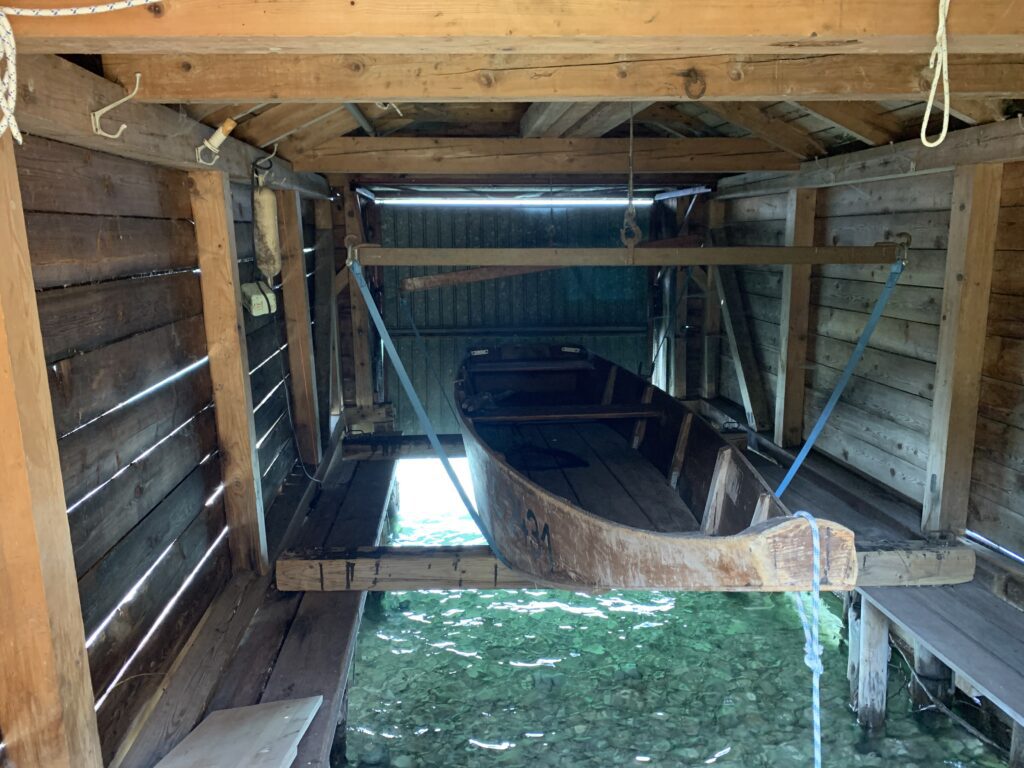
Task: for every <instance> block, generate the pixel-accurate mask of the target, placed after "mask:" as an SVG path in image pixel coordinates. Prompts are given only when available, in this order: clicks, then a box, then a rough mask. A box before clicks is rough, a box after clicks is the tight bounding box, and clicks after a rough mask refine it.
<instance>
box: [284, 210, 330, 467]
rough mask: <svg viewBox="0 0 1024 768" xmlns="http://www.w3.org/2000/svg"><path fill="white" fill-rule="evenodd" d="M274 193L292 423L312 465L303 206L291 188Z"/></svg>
mask: <svg viewBox="0 0 1024 768" xmlns="http://www.w3.org/2000/svg"><path fill="white" fill-rule="evenodd" d="M275 194H276V195H277V225H278V229H279V230H280V233H281V295H282V297H283V299H284V325H285V330H286V331H287V333H288V365H289V368H290V371H291V376H290V377H289V381H290V382H291V393H292V410H291V418H292V426H293V427H294V429H295V442H296V443H297V444H298V448H299V459H300V460H301V461H302V462H303V463H304V464H309V465H311V466H314V467H315V466H316V465H317V464H319V463H320V450H321V445H320V417H319V415H318V414H319V408H318V407H317V396H316V395H317V392H316V374H315V371H314V363H313V329H312V327H311V326H310V323H309V284H308V283H307V282H306V254H305V253H303V243H302V206H301V203H300V201H299V196H298V195H297V194H296V193H294V192H283V191H279V192H276V193H275Z"/></svg>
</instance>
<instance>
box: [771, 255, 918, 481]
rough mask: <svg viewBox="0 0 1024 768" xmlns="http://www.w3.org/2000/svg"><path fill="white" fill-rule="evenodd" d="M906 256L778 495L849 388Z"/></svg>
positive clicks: (896, 264)
mask: <svg viewBox="0 0 1024 768" xmlns="http://www.w3.org/2000/svg"><path fill="white" fill-rule="evenodd" d="M904 264H905V262H904V259H903V258H902V257H901V258H899V259H897V260H896V261H895V262H893V265H892V269H891V270H890V272H889V279H888V280H886V281H885V287H883V288H882V293H881V294H880V295H879V297H878V301H877V302H876V303H875V308H874V310H873V311H872V312H871V317H869V318H868V322H867V325H865V326H864V330H863V331H861V334H860V339H859V340H858V341H857V346H856V347H854V349H853V354H852V355H850V360H849V361H848V362H847V363H846V368H844V369H843V373H842V375H841V376H840V377H839V382H838V383H837V384H836V388H835V389H834V390H833V391H832V396H831V397H830V398H829V399H828V402H827V403H826V404H825V408H824V409H823V410H822V412H821V415H820V416H818V420H817V422H815V424H814V429H812V430H811V434H810V435H809V436H808V438H807V442H805V443H804V446H803V448H801V449H800V453H798V454H797V457H796V459H795V460H794V461H793V465H792V466H791V467H790V468H789V472H787V473H786V476H785V477H784V478H783V479H782V482H781V483H780V484H779V487H778V488H776V489H775V495H776V496H778V497H780V498H781V497H782V494H784V493H785V492H786V489H787V488H789V484H790V483H791V482H793V478H794V477H795V476H796V473H797V471H798V470H799V469H800V466H801V465H802V464H803V463H804V459H806V458H807V455H808V454H809V453H810V452H811V448H813V447H814V443H815V441H816V440H817V439H818V436H819V435H821V430H823V429H824V428H825V423H826V422H827V421H828V419H829V416H831V415H832V411H833V410H834V409H835V407H836V403H838V402H839V398H840V397H842V396H843V390H845V389H846V385H847V384H849V383H850V377H851V376H853V372H854V371H855V370H856V369H857V365H858V364H859V363H860V359H861V358H862V357H863V356H864V350H865V348H866V347H867V345H868V341H870V340H871V334H873V333H874V332H875V327H876V326H877V325H878V321H879V320H881V319H882V312H883V311H884V310H885V305H886V304H887V303H888V302H889V297H890V296H892V291H893V289H894V288H895V287H896V281H897V280H899V279H900V275H901V274H903V267H904Z"/></svg>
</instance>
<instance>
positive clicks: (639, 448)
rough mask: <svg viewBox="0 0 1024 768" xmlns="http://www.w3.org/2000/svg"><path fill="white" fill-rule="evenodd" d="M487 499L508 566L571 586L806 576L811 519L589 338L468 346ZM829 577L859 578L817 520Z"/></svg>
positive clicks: (830, 530) (721, 585) (839, 581)
mask: <svg viewBox="0 0 1024 768" xmlns="http://www.w3.org/2000/svg"><path fill="white" fill-rule="evenodd" d="M455 395H456V400H457V402H458V404H459V409H458V410H459V417H460V422H461V427H462V432H463V439H464V441H465V445H466V455H467V457H468V459H469V463H470V468H471V471H472V476H473V486H474V490H475V493H476V499H477V507H478V511H479V512H480V517H481V519H482V521H483V523H484V525H485V526H486V529H487V530H486V533H487V534H488V537H489V540H490V542H491V544H492V546H493V548H494V549H495V554H496V555H497V557H498V558H499V559H500V560H501V562H502V563H503V564H504V565H506V566H507V567H509V568H511V569H513V570H515V571H518V572H522V573H524V574H526V575H528V576H530V577H533V578H536V579H537V581H538V583H545V584H551V585H557V586H565V587H570V588H584V589H605V588H627V589H632V588H661V589H687V590H730V591H742V590H760V591H780V590H798V589H801V590H802V589H808V588H809V587H810V580H811V570H812V561H811V552H812V543H811V535H810V527H809V524H808V523H807V522H806V521H805V520H802V519H797V518H793V517H791V516H790V514H789V511H788V510H787V509H786V508H785V507H784V506H783V504H782V502H781V501H779V499H778V498H776V497H775V495H774V494H773V493H772V489H771V487H770V486H768V484H767V483H766V481H765V480H764V478H762V477H761V476H760V474H758V473H757V471H756V470H755V469H754V468H753V466H752V465H751V464H750V462H749V461H748V460H747V459H746V457H744V456H743V454H742V452H741V451H739V450H738V449H737V448H736V447H735V446H733V445H731V444H729V443H728V442H726V441H725V440H724V439H723V438H722V436H721V435H720V434H719V433H718V431H717V430H715V429H714V427H712V426H711V425H710V424H709V423H707V422H706V421H704V420H703V419H702V418H701V417H700V416H699V414H697V413H696V412H695V411H694V410H693V409H691V408H690V406H688V405H687V404H686V403H684V402H683V401H679V400H676V399H675V398H672V397H670V396H669V395H667V394H666V393H664V392H662V391H660V390H657V389H655V388H653V387H652V386H650V385H649V384H648V383H647V382H645V381H644V380H643V379H641V378H640V377H638V376H636V375H635V374H633V373H631V372H629V371H628V370H626V369H624V368H620V367H618V366H615V365H614V364H612V363H610V362H609V361H607V360H604V359H603V358H600V357H597V356H595V355H590V354H589V353H587V352H586V351H584V350H582V349H580V348H578V347H537V346H528V347H506V348H499V349H489V350H472V351H471V352H470V354H469V356H468V357H467V358H466V360H465V362H464V364H463V367H462V369H461V371H460V373H459V378H458V380H457V382H456V387H455ZM819 528H820V532H821V550H822V574H823V579H822V585H823V588H824V589H834V590H841V589H850V588H852V587H853V585H854V584H855V583H856V579H857V558H856V550H855V548H854V536H853V532H852V531H850V530H849V529H847V528H845V527H843V526H841V525H839V524H837V523H834V522H830V521H826V520H822V521H820V522H819Z"/></svg>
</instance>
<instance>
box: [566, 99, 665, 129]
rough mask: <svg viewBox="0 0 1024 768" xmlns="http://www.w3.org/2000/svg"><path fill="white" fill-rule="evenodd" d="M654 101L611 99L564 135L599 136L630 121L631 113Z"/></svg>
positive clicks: (639, 110)
mask: <svg viewBox="0 0 1024 768" xmlns="http://www.w3.org/2000/svg"><path fill="white" fill-rule="evenodd" d="M652 103H653V102H650V101H641V102H633V101H609V102H606V103H604V104H599V105H598V106H597V107H596V108H595V109H594V110H593V111H592V112H591V113H590V114H589V115H587V116H586V117H584V118H583V119H582V120H580V121H579V122H578V123H577V124H576V125H574V126H573V127H572V128H570V129H569V130H568V131H567V132H566V133H564V134H563V135H564V136H580V137H589V138H599V137H601V136H604V135H605V134H606V133H608V132H609V131H613V130H615V129H616V128H618V127H619V126H620V125H622V124H623V123H626V122H628V121H629V118H630V115H634V116H635V115H636V114H637V113H638V112H642V111H643V110H645V109H647V107H649V106H651V104H652ZM634 119H635V118H634Z"/></svg>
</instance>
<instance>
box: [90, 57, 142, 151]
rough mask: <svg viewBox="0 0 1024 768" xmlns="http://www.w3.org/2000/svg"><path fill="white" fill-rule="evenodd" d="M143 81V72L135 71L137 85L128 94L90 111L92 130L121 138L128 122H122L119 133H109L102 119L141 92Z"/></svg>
mask: <svg viewBox="0 0 1024 768" xmlns="http://www.w3.org/2000/svg"><path fill="white" fill-rule="evenodd" d="M141 83H142V73H141V72H136V73H135V87H134V88H133V89H132V92H131V93H129V94H128V95H127V96H123V97H121V98H120V99H118V100H117V101H115V102H114V103H113V104H108V105H107V106H105V107H103V108H101V109H97V110H96V111H95V112H91V113H90V115H89V116H90V117H91V118H92V132H93V133H95V134H96V135H97V136H102V137H103V138H105V139H119V138H121V134H122V133H124V132H125V129H127V128H128V126H127V124H125V123H121V127H120V128H118V129H117V133H107V132H106V131H105V130H103V126H102V125H100V120H101V119H102V118H103V116H104V115H105V114H107V112H109V111H110V110H112V109H116V108H117V107H120V106H121V105H122V104H124V103H126V102H129V101H131V100H132V99H134V98H135V95H136V94H137V93H138V92H139V85H140V84H141Z"/></svg>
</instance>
